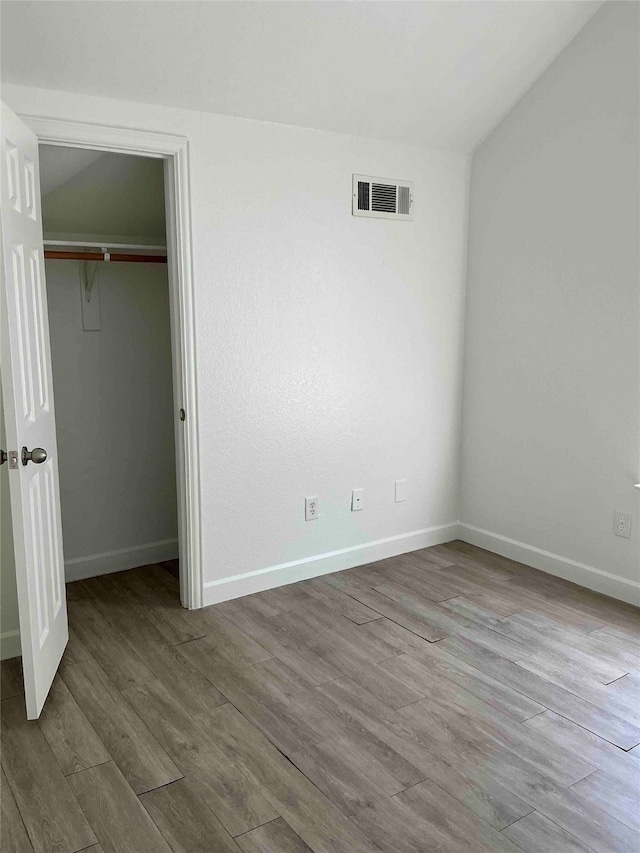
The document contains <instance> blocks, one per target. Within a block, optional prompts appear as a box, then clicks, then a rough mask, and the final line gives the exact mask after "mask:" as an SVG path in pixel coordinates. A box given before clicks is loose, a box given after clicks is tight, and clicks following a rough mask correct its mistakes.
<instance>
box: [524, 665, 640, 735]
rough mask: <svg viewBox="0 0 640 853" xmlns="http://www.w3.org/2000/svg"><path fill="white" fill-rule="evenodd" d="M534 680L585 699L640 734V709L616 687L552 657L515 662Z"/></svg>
mask: <svg viewBox="0 0 640 853" xmlns="http://www.w3.org/2000/svg"><path fill="white" fill-rule="evenodd" d="M518 665H519V666H520V667H522V669H526V670H527V671H528V672H530V673H532V674H533V676H535V677H537V678H539V679H542V680H543V681H546V682H548V683H549V684H552V685H555V686H556V687H559V688H561V689H562V690H564V691H566V692H567V693H570V694H573V695H574V696H577V697H579V698H580V699H584V700H585V701H586V702H589V703H590V704H591V705H594V706H595V707H596V708H600V709H602V710H603V711H606V712H608V713H610V714H613V715H614V717H619V718H620V719H621V720H626V721H627V722H628V723H630V724H631V725H633V726H635V727H636V729H637V730H639V731H640V706H639V705H638V702H637V701H636V699H635V698H634V697H631V696H626V695H625V694H624V693H623V692H622V691H620V692H618V691H616V689H615V687H610V686H608V685H605V684H600V683H599V682H597V681H594V680H592V679H589V678H588V673H586V672H585V671H584V670H582V669H581V668H580V666H579V665H577V664H574V663H572V662H571V663H567V664H565V663H562V662H561V661H558V660H557V659H554V658H553V657H551V656H548V655H547V656H545V655H535V656H532V657H531V658H525V659H523V660H521V661H519V662H518Z"/></svg>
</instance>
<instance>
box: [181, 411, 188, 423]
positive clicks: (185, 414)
mask: <svg viewBox="0 0 640 853" xmlns="http://www.w3.org/2000/svg"><path fill="white" fill-rule="evenodd" d="M186 419H187V413H186V412H185V410H184V409H180V420H181V421H186Z"/></svg>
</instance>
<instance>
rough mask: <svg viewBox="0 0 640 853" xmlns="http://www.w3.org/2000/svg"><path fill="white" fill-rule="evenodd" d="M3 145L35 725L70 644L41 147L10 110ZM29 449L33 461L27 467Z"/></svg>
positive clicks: (21, 565) (21, 585) (5, 254)
mask: <svg viewBox="0 0 640 853" xmlns="http://www.w3.org/2000/svg"><path fill="white" fill-rule="evenodd" d="M1 137H2V150H1V157H2V163H1V170H0V171H1V197H0V209H1V214H2V300H1V311H2V325H1V337H2V340H1V356H2V359H1V367H2V392H3V398H4V408H5V420H6V438H7V448H5V449H6V450H8V451H17V459H16V460H14V461H13V462H11V460H9V462H8V465H7V466H3V468H6V467H9V470H8V471H7V472H6V474H7V476H8V477H9V489H10V493H11V514H12V522H13V536H14V547H15V561H16V580H17V586H18V609H19V612H20V641H21V643H22V669H23V673H24V687H25V697H26V703H27V717H28V718H29V719H35V718H36V717H38V716H39V715H40V712H41V710H42V706H43V705H44V702H45V699H46V698H47V693H48V692H49V688H50V687H51V682H52V681H53V678H54V676H55V674H56V670H57V669H58V664H59V663H60V658H61V657H62V653H63V651H64V648H65V646H66V644H67V639H68V629H67V602H66V597H65V586H64V563H63V558H62V528H61V523H60V518H61V516H60V491H59V487H58V456H57V448H56V428H55V419H54V411H53V384H52V379H51V353H50V349H49V323H48V318H47V294H46V289H45V280H44V252H43V245H42V221H41V216H40V178H39V173H38V140H37V139H36V136H35V134H34V133H32V131H31V130H29V128H28V127H27V126H26V125H25V124H24V123H23V122H22V121H20V119H19V118H18V117H17V116H16V115H15V113H13V112H11V110H10V109H8V108H7V107H6V106H5V104H2V128H1ZM23 448H24V450H25V452H31V453H32V454H33V458H32V459H31V460H29V459H28V457H25V458H24V460H23ZM42 451H44V453H42ZM23 462H24V463H26V464H23ZM3 473H4V472H3Z"/></svg>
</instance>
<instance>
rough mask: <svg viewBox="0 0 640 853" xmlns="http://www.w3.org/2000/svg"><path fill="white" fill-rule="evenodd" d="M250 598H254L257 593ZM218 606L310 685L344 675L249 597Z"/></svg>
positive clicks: (274, 612)
mask: <svg viewBox="0 0 640 853" xmlns="http://www.w3.org/2000/svg"><path fill="white" fill-rule="evenodd" d="M247 598H251V599H253V598H254V596H247ZM217 609H218V610H219V611H220V612H221V613H222V614H223V616H225V617H226V618H227V619H229V621H231V622H233V624H234V625H236V626H237V627H238V628H240V629H241V630H242V631H243V632H244V633H245V634H247V635H248V636H249V637H251V638H252V639H254V640H256V642H257V643H259V645H261V646H262V647H263V648H264V649H266V650H267V651H268V652H269V653H270V654H271V655H273V656H274V657H276V658H278V659H279V660H280V661H282V663H284V664H286V665H287V666H288V667H290V668H291V669H293V670H294V671H295V672H296V673H297V675H298V676H299V677H300V678H303V679H304V680H305V681H307V682H308V683H309V684H310V685H312V686H315V685H317V684H324V683H325V682H327V681H333V680H334V679H336V678H340V675H341V673H340V671H339V670H337V669H336V668H335V667H334V666H331V664H330V663H328V661H326V660H324V658H322V657H320V655H318V654H316V653H315V652H313V651H312V650H311V649H308V648H306V647H305V646H304V645H301V644H300V642H299V641H298V640H297V638H296V637H294V636H293V635H292V634H291V633H290V632H289V631H287V630H286V629H285V628H284V626H283V625H281V624H279V622H278V620H274V619H270V618H268V615H265V614H264V613H263V612H262V611H260V610H256V609H255V607H254V606H253V605H251V606H250V605H249V604H248V602H247V599H246V598H242V599H235V600H234V601H225V602H224V603H223V604H220V605H218V606H217ZM269 611H270V613H271V615H278V614H277V612H276V611H275V609H273V608H269Z"/></svg>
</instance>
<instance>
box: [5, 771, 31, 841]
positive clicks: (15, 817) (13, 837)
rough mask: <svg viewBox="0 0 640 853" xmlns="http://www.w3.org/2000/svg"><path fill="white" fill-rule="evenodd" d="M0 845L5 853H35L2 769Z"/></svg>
mask: <svg viewBox="0 0 640 853" xmlns="http://www.w3.org/2000/svg"><path fill="white" fill-rule="evenodd" d="M0 845H1V849H2V851H3V853H33V846H32V844H31V842H30V841H29V836H28V835H27V830H26V827H25V825H24V823H23V820H22V818H21V817H20V812H19V811H18V806H17V805H16V801H15V799H14V797H13V794H12V793H11V788H10V787H9V782H8V781H7V777H6V776H5V775H4V770H2V769H0Z"/></svg>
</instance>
